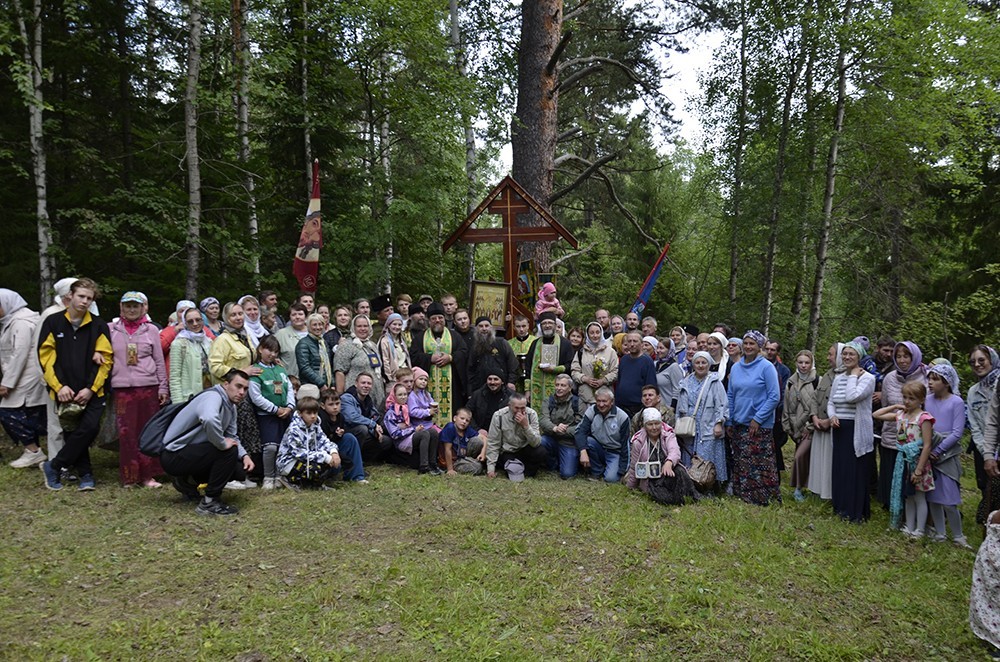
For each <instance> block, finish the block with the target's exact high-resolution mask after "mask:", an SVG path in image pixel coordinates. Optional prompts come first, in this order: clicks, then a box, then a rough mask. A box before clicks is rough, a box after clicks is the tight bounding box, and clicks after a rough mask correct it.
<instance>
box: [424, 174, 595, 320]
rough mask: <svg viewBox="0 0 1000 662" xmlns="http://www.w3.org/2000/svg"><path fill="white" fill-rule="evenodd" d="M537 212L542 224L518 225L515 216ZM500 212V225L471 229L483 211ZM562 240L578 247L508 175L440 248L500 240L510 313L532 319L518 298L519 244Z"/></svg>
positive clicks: (446, 248) (531, 314) (529, 312)
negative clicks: (462, 243) (457, 243)
mask: <svg viewBox="0 0 1000 662" xmlns="http://www.w3.org/2000/svg"><path fill="white" fill-rule="evenodd" d="M532 211H533V212H535V213H536V214H538V216H539V218H541V219H542V222H543V224H542V225H538V226H533V225H530V226H529V225H518V224H517V216H518V215H519V214H527V213H530V212H532ZM486 212H489V213H491V214H499V215H500V218H501V219H502V222H501V225H500V227H499V228H474V227H472V224H473V223H475V222H476V220H477V219H479V217H480V216H482V215H483V214H484V213H486ZM557 239H565V240H566V241H567V242H569V244H570V246H572V247H573V248H576V247H577V246H579V242H577V240H576V237H574V236H573V235H572V234H571V233H570V231H569V230H567V229H566V228H564V227H563V226H562V225H561V224H560V223H559V221H557V220H556V219H555V218H553V217H552V215H551V214H550V213H549V212H547V211H545V208H544V207H542V205H540V204H539V203H538V201H537V200H535V199H534V198H532V197H531V195H529V194H528V192H527V191H525V190H524V188H523V187H521V185H520V184H518V183H517V182H515V181H514V180H513V179H512V178H511V177H510V176H507V177H504V178H503V180H502V181H501V182H500V183H499V184H497V185H496V186H495V187H494V188H493V190H492V191H490V192H489V194H487V196H486V197H485V198H484V199H483V201H482V202H481V203H480V204H479V206H478V207H476V208H475V209H474V210H473V211H472V213H471V214H469V215H468V216H467V217H466V218H465V220H464V221H462V223H461V225H459V226H458V227H457V228H456V229H455V231H454V232H452V233H451V235H450V236H449V237H448V239H446V240H445V242H444V244H442V245H441V249H442V251H447V250H448V249H449V248H451V247H452V246H453V245H454V244H455V242H458V241H461V242H464V243H467V244H476V243H502V244H503V279H504V281H505V282H506V283H507V284H508V285H510V288H509V293H510V294H509V302H508V310H510V312H511V316H514V315H517V314H521V315H524V316H525V317H527V318H528V319H530V320H534V311H533V310H531V309H528V308H526V307H525V306H524V305H522V304H521V302H520V301H519V300H518V298H517V278H518V250H517V247H518V244H520V243H522V242H526V241H554V240H557ZM506 326H507V337H508V338H511V337H513V336H512V335H511V334H512V326H513V325H512V323H511V322H508V323H507V324H506Z"/></svg>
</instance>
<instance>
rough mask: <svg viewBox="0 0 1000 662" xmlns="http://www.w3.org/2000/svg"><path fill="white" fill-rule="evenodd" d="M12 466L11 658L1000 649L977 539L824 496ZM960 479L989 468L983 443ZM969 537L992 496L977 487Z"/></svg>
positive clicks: (2, 473)
mask: <svg viewBox="0 0 1000 662" xmlns="http://www.w3.org/2000/svg"><path fill="white" fill-rule="evenodd" d="M12 456H14V452H13V451H7V452H5V453H4V460H5V462H4V465H3V466H2V468H0V501H2V504H3V505H2V506H0V508H2V512H3V517H2V523H0V535H2V539H3V540H4V544H3V545H2V546H0V572H2V576H3V577H4V580H3V583H4V589H3V591H2V592H0V658H3V659H18V660H20V659H57V658H63V657H64V658H65V659H70V660H84V659H171V660H176V659H205V660H217V659H226V660H229V659H239V660H285V659H310V660H319V659H324V660H325V659H345V658H350V659H357V658H368V659H373V658H382V659H384V658H386V657H387V656H392V657H393V659H406V660H409V659H428V658H442V659H463V660H464V659H494V658H496V659H518V660H521V659H530V658H546V659H551V658H575V659H580V658H585V659H612V658H623V657H630V658H638V659H687V660H718V659H723V658H730V659H747V658H755V659H774V658H796V659H799V658H810V659H820V660H827V659H830V660H832V659H838V660H839V659H882V660H915V659H948V660H957V659H963V660H968V659H985V655H984V653H983V650H982V649H981V648H980V647H979V645H978V643H977V640H976V638H975V637H974V636H973V635H972V634H971V632H970V631H969V628H968V625H967V612H968V593H969V583H970V577H971V572H972V563H973V560H974V554H973V553H972V552H969V551H963V550H960V549H958V548H955V547H953V546H951V545H950V544H947V545H934V544H931V543H929V542H922V543H912V542H908V541H906V540H904V539H903V538H902V537H901V536H900V535H898V534H893V533H889V532H886V530H885V529H886V526H887V517H886V515H885V514H884V513H883V512H882V511H881V509H877V512H876V514H875V517H874V519H873V521H871V522H869V523H868V524H867V525H864V526H854V525H850V524H845V523H842V522H840V521H839V520H837V519H835V518H834V517H833V516H832V515H831V514H830V512H829V509H828V507H827V506H826V505H825V504H822V503H820V502H819V501H810V502H807V503H805V504H798V503H795V502H794V501H793V500H791V498H790V495H788V494H787V493H786V500H785V504H784V505H783V506H779V507H772V508H764V509H762V508H756V507H752V506H747V505H745V504H743V503H740V502H736V501H734V500H732V499H722V500H712V501H709V502H706V503H703V504H699V505H696V506H688V507H684V508H663V507H661V506H658V505H656V504H654V503H652V502H651V501H649V500H647V499H646V498H644V497H643V496H641V495H639V494H635V493H629V492H628V491H626V490H625V489H624V488H623V487H621V486H605V485H597V484H593V483H589V482H586V481H582V480H576V481H570V482H563V481H560V480H559V479H558V478H554V477H551V476H546V477H543V478H541V479H538V480H529V481H526V482H525V483H522V484H519V485H515V484H512V483H510V482H509V481H506V480H493V481H490V480H488V479H485V478H468V477H457V478H455V479H442V478H431V477H422V476H417V475H416V473H415V472H409V471H404V470H401V469H397V468H394V467H375V468H374V471H373V472H372V473H373V477H372V484H371V485H368V486H344V487H343V488H341V489H338V490H336V491H334V492H311V493H301V494H295V493H291V492H288V491H278V492H274V493H263V492H261V491H259V490H256V491H253V492H249V491H248V492H242V493H235V494H233V495H232V496H231V500H232V502H233V503H234V504H236V505H237V506H239V507H240V508H241V509H242V510H241V513H240V515H239V516H238V517H236V518H230V519H222V518H199V517H197V516H196V515H194V513H193V512H192V507H191V506H190V505H188V504H182V503H180V502H179V501H178V498H177V495H176V494H175V493H174V492H173V490H171V489H163V490H160V491H149V490H122V489H119V488H118V487H116V486H115V481H116V478H117V458H116V456H115V455H113V454H110V453H107V452H104V451H95V466H96V468H97V472H96V473H97V479H98V490H97V491H96V492H93V493H77V492H75V491H73V490H71V489H65V490H64V491H63V492H61V493H50V492H47V491H46V490H45V489H44V488H43V487H42V476H41V472H40V471H38V470H37V469H36V470H29V471H15V470H13V469H10V468H9V467H7V466H6V461H7V460H9V459H10V458H11V457H12ZM966 474H967V476H966V487H969V488H971V487H974V486H973V484H972V481H971V480H970V478H971V475H970V474H971V466H969V467H967V472H966ZM964 497H965V505H964V506H963V514H964V516H965V517H966V527H965V529H966V533H967V534H968V535H969V540H970V542H971V543H972V544H973V545H978V543H979V542H980V540H981V535H980V533H979V531H978V529H977V528H976V527H975V525H974V524H972V519H973V512H974V508H975V505H976V503H978V497H977V496H976V494H975V493H974V492H973V491H972V490H971V489H966V490H965V494H964Z"/></svg>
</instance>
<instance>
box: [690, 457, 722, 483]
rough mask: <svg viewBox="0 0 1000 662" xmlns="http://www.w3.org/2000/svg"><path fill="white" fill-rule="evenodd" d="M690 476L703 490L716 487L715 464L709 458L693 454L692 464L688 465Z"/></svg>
mask: <svg viewBox="0 0 1000 662" xmlns="http://www.w3.org/2000/svg"><path fill="white" fill-rule="evenodd" d="M687 472H688V476H690V477H691V480H692V481H694V484H695V485H697V486H698V489H699V490H701V491H702V492H705V491H708V490H710V489H712V488H713V487H715V478H716V474H715V464H713V463H712V462H709V461H708V460H703V459H702V458H700V457H698V456H697V455H695V454H694V453H692V454H691V466H690V467H688V470H687Z"/></svg>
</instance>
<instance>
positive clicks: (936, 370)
mask: <svg viewBox="0 0 1000 662" xmlns="http://www.w3.org/2000/svg"><path fill="white" fill-rule="evenodd" d="M927 373H928V374H933V375H938V376H940V377H941V378H942V379H944V380H945V381H946V382H948V386H949V387H950V388H951V392H952V393H955V394H956V395H957V394H958V373H957V372H955V368H953V367H952V365H951V364H950V363H938V364H937V365H932V366H931V367H930V370H928V371H927Z"/></svg>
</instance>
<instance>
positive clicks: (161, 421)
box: [139, 391, 204, 457]
mask: <svg viewBox="0 0 1000 662" xmlns="http://www.w3.org/2000/svg"><path fill="white" fill-rule="evenodd" d="M203 392H204V391H203ZM195 397H197V396H191V398H190V399H188V400H185V401H184V402H173V403H171V404H169V405H167V406H166V407H163V408H162V409H160V411H158V412H156V413H155V414H153V417H152V418H151V419H149V420H148V421H146V424H145V425H144V426H142V432H140V433H139V450H140V451H141V452H142V454H143V455H148V456H150V457H160V455H161V454H162V453H163V446H164V445H165V444H164V443H163V440H164V438H165V437H166V436H167V429H168V428H169V427H170V424H171V423H173V422H174V419H175V418H177V414H179V413H181V410H182V409H184V408H185V407H187V406H188V405H189V404H191V401H192V400H194V399H195Z"/></svg>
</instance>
